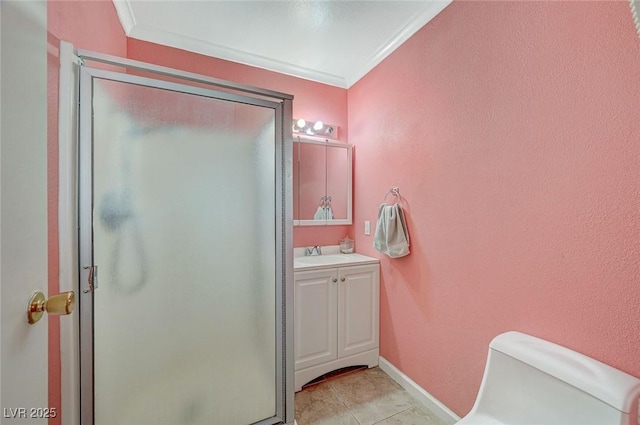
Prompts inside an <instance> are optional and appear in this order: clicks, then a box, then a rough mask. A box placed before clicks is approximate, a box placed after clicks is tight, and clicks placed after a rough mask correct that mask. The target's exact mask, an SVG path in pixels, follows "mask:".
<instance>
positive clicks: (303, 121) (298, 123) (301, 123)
mask: <svg viewBox="0 0 640 425" xmlns="http://www.w3.org/2000/svg"><path fill="white" fill-rule="evenodd" d="M296 124H297V125H298V128H304V126H305V125H307V122H306V121H305V120H303V119H302V118H300V119H299V120H298V121H297V122H296Z"/></svg>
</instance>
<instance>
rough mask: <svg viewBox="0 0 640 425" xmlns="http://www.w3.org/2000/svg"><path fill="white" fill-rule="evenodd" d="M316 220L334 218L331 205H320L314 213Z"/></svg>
mask: <svg viewBox="0 0 640 425" xmlns="http://www.w3.org/2000/svg"><path fill="white" fill-rule="evenodd" d="M313 219H314V220H333V211H332V210H331V207H318V209H317V210H316V213H315V214H314V215H313Z"/></svg>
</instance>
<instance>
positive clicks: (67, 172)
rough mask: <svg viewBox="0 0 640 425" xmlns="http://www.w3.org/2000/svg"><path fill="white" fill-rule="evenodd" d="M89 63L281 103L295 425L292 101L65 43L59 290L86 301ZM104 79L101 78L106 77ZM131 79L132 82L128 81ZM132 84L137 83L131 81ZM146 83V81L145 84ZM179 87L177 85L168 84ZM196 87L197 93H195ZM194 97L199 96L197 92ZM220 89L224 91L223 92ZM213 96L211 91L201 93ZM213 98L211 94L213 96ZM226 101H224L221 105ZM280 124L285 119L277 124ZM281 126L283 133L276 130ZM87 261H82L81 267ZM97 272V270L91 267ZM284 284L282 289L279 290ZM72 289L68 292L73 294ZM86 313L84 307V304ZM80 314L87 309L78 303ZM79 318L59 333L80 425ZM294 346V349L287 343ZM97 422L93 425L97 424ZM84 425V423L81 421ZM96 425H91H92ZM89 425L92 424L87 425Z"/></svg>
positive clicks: (286, 406)
mask: <svg viewBox="0 0 640 425" xmlns="http://www.w3.org/2000/svg"><path fill="white" fill-rule="evenodd" d="M86 62H99V63H105V64H111V65H117V66H120V67H125V68H130V69H136V70H143V71H146V72H150V73H153V74H158V75H162V76H168V77H173V78H179V79H181V80H183V81H187V82H195V83H200V84H206V85H208V86H211V87H212V88H215V89H216V92H217V93H223V96H228V97H235V98H236V99H238V98H252V99H254V102H255V103H254V104H258V105H259V104H261V103H264V102H267V103H274V102H275V103H279V104H280V105H279V109H280V113H279V114H278V113H277V112H276V119H279V122H277V123H276V124H277V125H276V134H275V137H276V152H275V154H276V171H277V172H276V181H275V186H276V194H275V195H276V206H277V211H276V217H277V218H278V219H277V220H276V226H275V232H276V235H279V236H278V239H277V241H276V242H277V244H276V247H277V249H276V265H277V267H276V287H277V292H276V306H275V307H276V311H277V312H279V313H280V314H281V315H282V316H283V317H282V320H281V321H278V322H279V323H276V326H277V328H278V334H279V335H278V336H277V354H276V355H277V357H276V359H277V360H278V361H281V362H282V365H281V367H277V368H276V369H277V370H281V371H282V373H281V375H278V376H277V377H276V379H277V387H278V388H277V390H278V392H279V393H281V394H283V396H282V403H280V404H279V405H278V406H276V415H277V416H278V417H280V418H283V421H284V423H286V424H293V423H294V367H293V345H292V344H291V343H290V341H292V337H293V249H292V246H293V208H292V206H293V181H292V169H293V165H292V164H293V163H292V151H293V149H292V145H293V137H292V135H291V132H289V131H287V130H286V129H289V128H291V126H292V101H293V96H292V95H289V94H285V93H280V92H276V91H272V90H266V89H262V88H258V87H254V86H248V85H242V84H236V83H233V82H229V81H225V80H221V79H216V78H212V77H207V76H203V75H199V74H194V73H190V72H186V71H181V70H176V69H172V68H167V67H163V66H158V65H153V64H148V63H144V62H140V61H135V60H131V59H125V58H119V57H116V56H111V55H106V54H101V53H96V52H91V51H86V50H76V49H75V48H74V46H73V45H72V44H71V43H68V42H65V41H61V43H60V95H59V111H60V112H59V127H58V128H59V130H58V132H59V134H58V136H59V137H58V143H59V188H58V189H59V206H58V228H59V232H60V238H59V241H60V242H59V248H60V260H59V263H60V290H61V291H64V290H75V291H77V293H78V294H79V295H80V296H82V295H83V294H82V290H83V289H86V288H85V286H86V285H82V284H81V282H84V281H85V280H86V279H87V278H88V271H86V270H82V268H81V267H82V264H81V263H80V258H79V256H78V253H79V237H80V234H79V232H78V225H79V216H78V207H79V205H80V204H79V196H80V194H79V191H78V178H79V157H78V155H79V147H80V141H79V140H80V136H81V135H80V134H79V131H78V128H79V124H80V122H79V121H80V120H79V113H80V108H79V99H80V67H81V66H82V65H84V64H85V63H86ZM100 72H103V71H100ZM125 75H126V74H125ZM131 77H132V78H137V77H133V76H131ZM139 78H143V77H139ZM167 84H175V83H167ZM191 87H193V86H191ZM194 89H195V88H194ZM218 89H222V90H223V91H218ZM198 90H207V89H198ZM208 91H211V90H208ZM223 98H224V97H223ZM278 116H279V118H278ZM278 124H279V125H278ZM83 260H84V259H83ZM90 265H93V264H90ZM280 282H281V283H280ZM67 288H68V289H67ZM85 305H86V303H85ZM80 308H81V309H82V303H80ZM79 316H80V315H74V319H73V320H70V321H67V322H65V324H64V325H63V324H62V322H61V326H60V328H61V329H60V346H61V348H60V351H61V369H62V370H61V380H62V388H61V392H62V415H63V417H64V418H65V419H64V421H65V423H67V424H69V425H79V424H80V423H81V412H80V397H81V385H80V346H79V338H78V336H79V334H80V325H79V323H80V322H79ZM287 342H289V343H287ZM91 419H92V418H91ZM83 422H84V421H83ZM91 423H92V420H91ZM85 425H86V423H85Z"/></svg>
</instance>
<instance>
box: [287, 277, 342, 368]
mask: <svg viewBox="0 0 640 425" xmlns="http://www.w3.org/2000/svg"><path fill="white" fill-rule="evenodd" d="M294 276H295V277H294V280H295V285H294V297H295V301H294V322H293V329H294V358H295V369H296V370H300V369H304V368H307V367H310V366H315V365H318V364H321V363H325V362H328V361H331V360H335V359H336V358H337V353H338V351H337V346H336V342H337V329H338V321H337V317H338V312H337V305H338V293H337V281H338V272H337V269H328V270H314V271H308V272H298V273H295V275H294Z"/></svg>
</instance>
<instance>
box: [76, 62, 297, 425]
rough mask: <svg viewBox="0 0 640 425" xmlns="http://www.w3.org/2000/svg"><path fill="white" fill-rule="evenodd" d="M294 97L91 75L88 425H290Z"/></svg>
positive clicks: (84, 316) (87, 107)
mask: <svg viewBox="0 0 640 425" xmlns="http://www.w3.org/2000/svg"><path fill="white" fill-rule="evenodd" d="M87 62H88V61H87ZM283 103H284V102H280V101H272V100H265V99H262V98H257V97H250V96H245V95H241V94H232V93H226V92H222V91H214V90H209V89H204V88H201V87H195V86H193V87H191V86H188V85H184V84H176V83H174V82H167V81H164V80H160V79H151V78H146V77H141V76H137V75H133V74H131V73H119V72H113V71H105V70H101V69H99V68H96V67H92V66H91V65H90V64H89V65H86V66H83V67H82V68H81V70H80V145H79V153H80V156H79V157H80V160H79V166H80V167H79V170H80V171H79V173H80V174H79V175H80V178H79V182H80V186H79V205H80V215H79V228H80V264H81V266H82V270H81V273H82V276H83V277H82V278H81V280H80V281H81V287H80V290H79V292H80V294H79V295H80V296H79V298H80V310H79V312H80V313H81V314H80V332H81V337H80V341H81V342H80V343H81V346H80V352H81V360H80V375H81V386H82V387H81V412H82V413H81V417H82V424H83V425H91V424H95V425H118V424H120V425H132V424H136V425H145V424H148V425H163V424H164V425H187V424H196V423H198V424H205V423H206V424H209V423H210V424H224V425H234V424H236V425H246V424H249V423H251V424H258V423H259V424H262V425H272V424H276V423H282V422H284V421H285V415H286V413H287V409H286V406H285V397H286V386H285V385H283V380H284V379H283V378H286V371H285V370H284V362H285V361H286V358H285V356H284V354H283V353H284V350H285V344H286V341H285V339H284V338H283V334H284V331H286V329H285V325H284V320H285V318H286V317H285V315H284V309H283V308H282V307H280V306H281V305H282V304H281V302H282V295H283V293H284V284H285V278H286V275H285V274H284V273H283V265H284V258H283V252H284V251H285V248H286V238H285V237H286V233H284V232H282V231H278V229H279V228H280V229H285V224H287V221H286V220H287V219H286V215H287V214H286V210H284V207H283V206H282V205H283V202H282V200H281V199H282V198H281V197H282V194H283V193H284V187H283V184H284V183H285V181H284V179H281V176H282V175H283V171H284V164H285V160H284V156H283V155H282V152H283V148H284V144H283V140H282V139H283V134H284V133H283V132H282V130H281V128H282V126H283V124H282V122H283V121H284V114H285V113H284V112H283V110H284V106H283ZM285 128H286V127H285ZM91 265H93V266H94V269H93V270H96V269H95V267H98V268H99V269H98V270H99V277H98V279H97V280H95V279H94V280H93V285H91V286H89V285H88V282H89V274H90V270H91V269H89V268H88V267H89V266H91ZM94 276H95V274H94ZM289 413H290V412H289ZM291 419H292V418H291Z"/></svg>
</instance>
